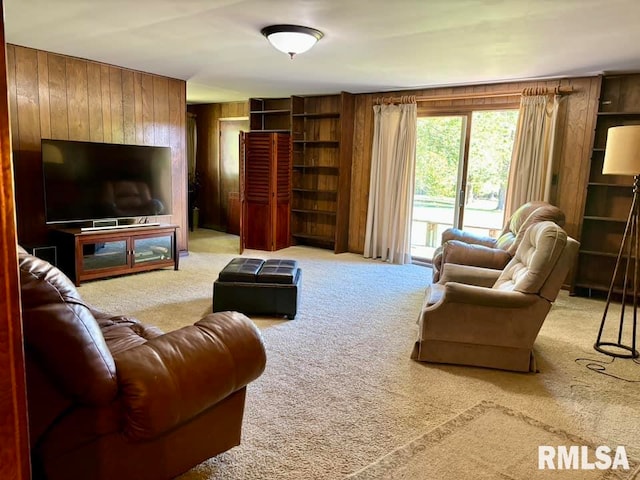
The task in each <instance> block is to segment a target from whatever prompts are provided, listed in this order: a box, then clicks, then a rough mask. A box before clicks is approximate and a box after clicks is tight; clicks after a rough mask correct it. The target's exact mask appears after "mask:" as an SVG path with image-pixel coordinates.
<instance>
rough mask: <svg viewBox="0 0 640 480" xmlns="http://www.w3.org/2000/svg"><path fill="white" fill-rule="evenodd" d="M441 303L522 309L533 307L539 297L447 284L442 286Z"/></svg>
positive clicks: (453, 283) (473, 286)
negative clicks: (443, 290)
mask: <svg viewBox="0 0 640 480" xmlns="http://www.w3.org/2000/svg"><path fill="white" fill-rule="evenodd" d="M444 288H445V292H444V295H443V296H442V302H443V303H466V304H472V305H481V306H487V307H494V308H522V307H527V306H529V305H533V304H534V303H535V302H537V301H539V299H540V297H538V296H537V295H533V294H526V293H521V292H513V291H504V290H496V289H493V288H484V287H478V286H476V285H465V284H463V283H457V282H448V283H446V284H445V286H444Z"/></svg>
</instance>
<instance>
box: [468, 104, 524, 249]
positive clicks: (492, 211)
mask: <svg viewBox="0 0 640 480" xmlns="http://www.w3.org/2000/svg"><path fill="white" fill-rule="evenodd" d="M517 121H518V110H485V111H476V112H473V114H472V121H471V139H470V145H469V158H468V166H467V182H466V188H465V202H464V212H465V213H464V217H463V219H464V220H463V222H462V229H463V230H468V231H471V232H474V233H478V234H480V235H486V236H491V237H494V238H497V236H498V235H499V234H500V231H501V230H502V226H503V225H504V202H505V196H506V193H507V182H508V180H509V166H510V165H511V152H512V150H513V140H514V137H515V130H516V124H517Z"/></svg>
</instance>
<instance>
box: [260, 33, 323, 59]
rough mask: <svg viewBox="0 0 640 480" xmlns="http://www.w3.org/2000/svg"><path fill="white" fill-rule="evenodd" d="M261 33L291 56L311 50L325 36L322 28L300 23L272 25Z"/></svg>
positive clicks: (277, 47)
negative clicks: (305, 25)
mask: <svg viewBox="0 0 640 480" xmlns="http://www.w3.org/2000/svg"><path fill="white" fill-rule="evenodd" d="M260 33H262V35H264V36H265V37H267V40H269V43H271V45H273V46H274V47H275V48H276V49H278V50H280V51H281V52H283V53H286V54H288V55H289V56H290V57H291V58H293V56H294V55H297V54H299V53H304V52H306V51H307V50H309V49H310V48H311V47H313V46H314V45H315V44H316V42H317V41H318V40H320V39H321V38H322V37H323V36H324V34H323V33H322V32H321V31H320V30H316V29H315V28H311V27H302V26H300V25H270V26H268V27H264V28H263V29H262V30H261V31H260Z"/></svg>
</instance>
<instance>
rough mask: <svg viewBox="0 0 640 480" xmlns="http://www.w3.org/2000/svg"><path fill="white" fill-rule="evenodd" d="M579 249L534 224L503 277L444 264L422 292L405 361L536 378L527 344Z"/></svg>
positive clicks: (557, 231) (559, 232) (555, 230)
mask: <svg viewBox="0 0 640 480" xmlns="http://www.w3.org/2000/svg"><path fill="white" fill-rule="evenodd" d="M578 247H579V243H578V242H577V241H575V240H574V239H572V238H571V237H568V236H567V234H566V232H565V231H564V230H563V229H562V228H560V227H559V226H558V225H556V224H555V223H553V222H539V223H536V224H535V225H533V226H531V227H530V228H529V229H527V231H526V232H525V234H524V235H523V238H522V241H521V242H520V245H519V246H518V249H517V250H516V253H515V256H514V257H513V258H512V259H511V260H510V261H509V263H508V264H507V265H506V267H505V268H504V269H503V270H492V269H487V268H481V267H472V266H468V265H456V264H447V266H446V268H445V269H444V270H443V272H444V273H443V275H442V277H441V278H440V282H439V283H435V284H433V285H431V286H430V287H429V288H428V289H427V292H426V296H425V300H424V304H423V307H422V311H421V312H420V316H419V319H418V325H419V329H418V330H419V333H418V341H417V342H416V344H415V347H414V350H413V353H412V358H413V359H415V360H420V361H426V362H435V363H453V364H461V365H475V366H480V367H490V368H498V369H504V370H514V371H519V372H527V371H532V372H533V371H536V370H537V368H536V363H535V357H534V355H533V344H534V342H535V339H536V337H537V335H538V332H539V331H540V328H541V327H542V324H543V322H544V320H545V318H546V316H547V313H548V312H549V310H550V309H551V304H552V303H553V301H554V300H555V299H556V297H557V296H558V293H559V291H560V288H561V287H562V283H563V281H564V279H565V277H566V276H567V272H568V271H569V269H570V268H571V265H572V264H573V262H574V260H575V256H576V254H577V253H578Z"/></svg>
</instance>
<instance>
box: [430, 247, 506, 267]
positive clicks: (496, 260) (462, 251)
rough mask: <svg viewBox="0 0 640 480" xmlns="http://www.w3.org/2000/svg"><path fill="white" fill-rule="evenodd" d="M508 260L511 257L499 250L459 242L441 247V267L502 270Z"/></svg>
mask: <svg viewBox="0 0 640 480" xmlns="http://www.w3.org/2000/svg"><path fill="white" fill-rule="evenodd" d="M509 260H511V255H510V254H509V253H507V252H506V251H505V250H501V249H499V248H490V247H486V246H484V245H474V244H468V243H464V242H461V241H459V240H450V241H448V242H446V243H445V244H443V245H442V265H444V264H446V263H457V264H459V265H471V266H474V267H485V268H493V269H496V270H502V269H503V268H504V266H505V265H506V264H507V263H509Z"/></svg>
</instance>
